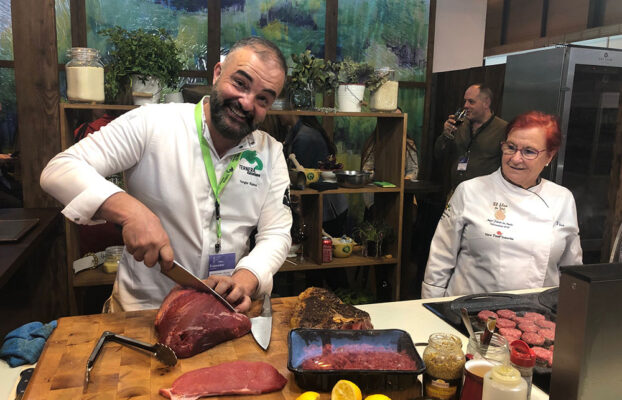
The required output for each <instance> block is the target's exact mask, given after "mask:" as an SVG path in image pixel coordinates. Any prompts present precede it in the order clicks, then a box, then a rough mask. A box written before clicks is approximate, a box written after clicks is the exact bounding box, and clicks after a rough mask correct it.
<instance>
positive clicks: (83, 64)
mask: <svg viewBox="0 0 622 400" xmlns="http://www.w3.org/2000/svg"><path fill="white" fill-rule="evenodd" d="M67 57H69V58H70V60H69V62H68V63H67V64H65V72H66V74H67V99H68V100H70V101H75V102H82V103H103V101H104V99H105V95H104V65H103V64H102V62H101V59H100V58H99V51H98V50H96V49H90V48H87V47H72V48H71V49H69V50H67Z"/></svg>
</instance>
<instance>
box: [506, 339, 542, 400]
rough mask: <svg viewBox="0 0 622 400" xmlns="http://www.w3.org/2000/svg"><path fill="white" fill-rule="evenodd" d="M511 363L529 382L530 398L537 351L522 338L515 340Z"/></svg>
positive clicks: (511, 349) (511, 346)
mask: <svg viewBox="0 0 622 400" xmlns="http://www.w3.org/2000/svg"><path fill="white" fill-rule="evenodd" d="M510 363H511V364H512V366H513V367H514V368H516V369H517V370H518V372H520V375H521V376H522V377H523V379H524V380H525V382H527V400H529V399H530V398H531V381H532V379H533V367H534V366H535V365H536V353H535V352H534V351H533V349H532V348H530V347H529V345H528V344H527V343H525V342H523V341H522V340H514V341H513V342H512V343H510Z"/></svg>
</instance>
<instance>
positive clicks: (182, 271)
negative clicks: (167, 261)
mask: <svg viewBox="0 0 622 400" xmlns="http://www.w3.org/2000/svg"><path fill="white" fill-rule="evenodd" d="M160 272H162V273H163V274H164V275H166V276H168V277H169V278H171V279H172V280H173V281H174V282H175V283H177V284H179V285H181V286H186V287H190V288H193V289H196V290H198V291H200V292H207V293H211V294H213V295H214V296H216V298H217V299H218V300H220V302H221V303H223V304H224V305H225V306H226V307H227V308H228V309H229V310H231V311H233V312H237V311H236V310H235V308H234V307H233V306H232V305H231V304H230V303H229V302H228V301H227V300H225V299H224V297H222V296H221V295H220V294H218V293H217V292H216V291H215V290H214V289H212V288H211V287H209V286H208V285H207V284H206V283H205V282H203V281H202V280H200V279H199V278H197V277H196V276H194V274H193V273H192V272H190V271H188V270H187V269H186V268H184V267H183V266H182V265H181V264H180V263H178V262H177V261H173V266H172V267H171V269H169V270H167V271H163V270H160Z"/></svg>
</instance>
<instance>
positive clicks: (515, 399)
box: [482, 365, 527, 400]
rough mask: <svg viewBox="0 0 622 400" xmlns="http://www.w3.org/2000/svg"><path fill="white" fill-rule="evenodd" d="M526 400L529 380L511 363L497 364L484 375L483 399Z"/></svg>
mask: <svg viewBox="0 0 622 400" xmlns="http://www.w3.org/2000/svg"><path fill="white" fill-rule="evenodd" d="M500 399H502V400H526V399H527V382H525V380H524V379H522V378H521V375H520V372H518V370H517V369H516V368H514V367H511V366H509V365H497V366H495V367H493V368H492V369H491V370H490V371H488V372H487V373H486V375H484V387H483V390H482V400H500Z"/></svg>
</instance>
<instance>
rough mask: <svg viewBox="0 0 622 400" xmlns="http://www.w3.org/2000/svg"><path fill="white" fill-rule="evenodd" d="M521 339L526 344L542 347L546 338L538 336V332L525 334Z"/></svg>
mask: <svg viewBox="0 0 622 400" xmlns="http://www.w3.org/2000/svg"><path fill="white" fill-rule="evenodd" d="M521 339H522V340H524V341H525V343H527V344H530V345H532V346H533V345H535V346H542V345H543V344H544V338H543V337H542V336H540V335H538V334H537V333H536V332H525V333H523V335H522V336H521Z"/></svg>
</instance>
